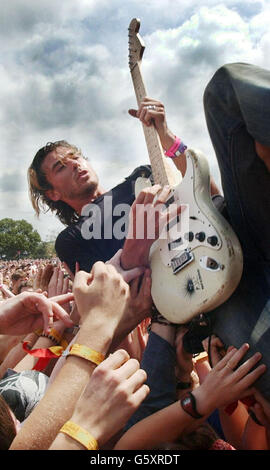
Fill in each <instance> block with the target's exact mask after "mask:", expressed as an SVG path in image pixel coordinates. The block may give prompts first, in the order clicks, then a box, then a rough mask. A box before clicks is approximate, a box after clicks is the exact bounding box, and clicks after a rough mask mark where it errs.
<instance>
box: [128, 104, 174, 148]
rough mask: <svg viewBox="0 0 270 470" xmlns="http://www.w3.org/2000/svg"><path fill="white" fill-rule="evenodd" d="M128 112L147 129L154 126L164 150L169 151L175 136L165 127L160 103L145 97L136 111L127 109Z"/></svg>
mask: <svg viewBox="0 0 270 470" xmlns="http://www.w3.org/2000/svg"><path fill="white" fill-rule="evenodd" d="M128 112H129V114H130V115H131V116H133V117H136V118H138V119H139V120H140V121H141V122H142V123H143V124H144V125H145V126H147V127H150V126H152V125H153V124H154V126H155V128H156V130H157V132H158V135H159V138H160V142H161V145H162V147H163V148H164V150H167V149H169V148H170V147H171V146H172V145H173V143H174V140H175V135H174V134H173V133H172V132H171V131H170V129H169V128H168V126H167V121H166V115H165V107H164V105H163V104H162V103H161V102H160V101H157V100H154V99H153V98H148V97H145V98H144V100H143V101H142V102H141V104H140V106H139V109H138V110H136V109H129V111H128Z"/></svg>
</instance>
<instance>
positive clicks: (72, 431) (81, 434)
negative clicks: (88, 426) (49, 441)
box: [59, 421, 98, 450]
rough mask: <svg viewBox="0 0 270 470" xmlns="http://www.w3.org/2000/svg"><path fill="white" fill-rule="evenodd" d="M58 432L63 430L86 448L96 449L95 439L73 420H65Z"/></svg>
mask: <svg viewBox="0 0 270 470" xmlns="http://www.w3.org/2000/svg"><path fill="white" fill-rule="evenodd" d="M59 432H63V433H64V434H67V435H68V436H70V437H72V439H75V441H78V442H80V444H82V445H83V446H84V447H85V448H86V449H87V450H98V443H97V441H96V439H95V438H94V437H93V436H91V434H90V433H89V432H88V431H86V430H85V429H83V428H81V426H79V425H78V424H75V423H73V421H67V422H66V423H65V424H64V426H63V427H62V428H61V429H60V431H59Z"/></svg>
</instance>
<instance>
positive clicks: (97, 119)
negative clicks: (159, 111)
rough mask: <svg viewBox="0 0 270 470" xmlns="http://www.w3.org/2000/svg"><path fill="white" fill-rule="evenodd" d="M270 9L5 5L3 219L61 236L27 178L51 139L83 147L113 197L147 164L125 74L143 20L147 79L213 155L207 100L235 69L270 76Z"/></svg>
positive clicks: (152, 92) (85, 0) (0, 71)
mask: <svg viewBox="0 0 270 470" xmlns="http://www.w3.org/2000/svg"><path fill="white" fill-rule="evenodd" d="M269 3H270V2H269V1H268V0H265V1H264V0H255V1H253V0H225V1H223V2H222V1H221V2H218V1H215V0H200V1H197V0H126V1H125V2H123V0H96V1H95V0H65V1H63V0H12V1H7V0H0V6H1V15H0V35H1V55H0V120H1V123H0V141H1V147H0V148H1V159H0V218H4V217H12V218H14V219H21V218H23V219H26V220H27V221H29V222H30V223H31V224H32V225H33V226H34V227H35V228H36V229H37V230H38V232H39V233H40V235H41V237H42V239H43V240H48V239H49V238H53V236H54V235H56V234H57V233H59V231H60V230H61V229H62V228H63V226H62V225H61V223H60V222H58V221H57V220H56V219H55V218H54V217H52V216H49V215H48V214H47V215H42V216H41V217H40V219H39V220H38V219H36V217H35V216H34V214H33V209H32V206H31V204H30V202H29V198H28V193H27V182H26V171H27V168H28V166H29V164H30V162H31V160H32V158H33V156H34V154H35V153H36V151H37V150H38V149H39V148H40V147H41V146H43V145H45V144H46V143H47V142H48V141H54V140H60V139H66V140H68V141H70V142H71V143H74V144H76V145H77V146H79V147H80V148H81V149H82V151H83V153H84V154H85V155H86V156H88V158H89V160H90V161H91V163H92V164H93V166H94V168H95V169H96V170H97V172H98V174H99V176H100V180H101V183H102V186H103V187H105V188H106V189H110V188H111V187H112V186H114V185H116V184H117V183H119V182H120V181H121V180H122V179H123V178H124V177H125V176H127V175H128V174H129V173H130V172H131V171H132V170H133V168H134V167H135V166H137V165H139V164H142V163H147V162H148V156H147V150H146V146H145V142H144V137H143V132H142V128H141V125H140V123H139V122H137V121H136V120H135V119H133V118H132V117H130V116H129V115H128V113H127V110H128V109H129V108H131V107H136V104H135V103H136V101H135V96H134V92H133V87H132V82H131V78H130V73H129V68H128V45H127V43H128V39H127V35H128V31H127V28H128V25H129V23H130V21H131V19H132V18H134V17H136V18H139V19H140V20H141V28H140V34H141V36H142V37H143V39H144V42H145V45H146V49H145V53H144V57H143V62H142V72H143V77H144V81H145V84H146V88H147V92H148V95H149V96H152V97H154V98H156V99H159V100H160V101H162V102H163V103H164V104H165V107H166V111H167V120H168V124H169V127H170V128H171V130H172V131H174V132H175V133H176V134H178V135H179V136H181V137H182V138H183V140H184V141H185V142H186V143H188V144H189V145H190V146H193V147H197V148H200V149H201V150H203V152H204V153H206V154H207V156H208V159H209V163H210V167H211V171H212V173H213V175H214V176H215V178H216V179H217V180H218V178H219V175H218V169H217V165H216V162H215V155H214V152H213V150H212V146H211V143H210V139H209V137H208V134H207V130H206V125H205V120H204V115H203V107H202V96H203V90H204V88H205V86H206V84H207V82H208V80H209V79H210V78H211V76H212V75H213V74H214V72H215V70H216V69H217V68H218V67H219V66H221V65H222V64H224V63H228V62H237V61H241V62H249V63H253V64H256V65H259V66H263V67H265V68H270V33H269V20H270V5H269Z"/></svg>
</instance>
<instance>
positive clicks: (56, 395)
mask: <svg viewBox="0 0 270 470" xmlns="http://www.w3.org/2000/svg"><path fill="white" fill-rule="evenodd" d="M73 290H74V297H75V301H76V304H77V306H78V311H79V313H80V316H81V328H80V330H79V332H78V334H77V337H76V343H78V344H80V345H84V346H87V347H88V348H90V349H92V350H94V351H97V352H98V353H100V354H102V355H104V356H105V355H106V353H107V351H108V349H109V347H110V344H111V341H112V338H113V336H114V333H115V331H116V328H117V326H118V324H119V322H120V321H121V319H122V316H123V313H124V311H125V307H126V303H127V300H128V297H129V290H128V285H127V284H126V283H125V282H124V281H123V279H122V276H120V275H119V274H118V273H117V272H116V270H115V269H114V268H113V267H112V266H110V265H104V263H101V262H97V263H96V264H95V265H94V266H93V269H92V271H91V273H90V274H88V273H85V272H82V271H80V272H78V273H77V274H76V277H75V280H74V289H73ZM95 367H96V364H95V363H93V362H91V361H89V360H86V359H83V358H82V357H77V356H73V355H72V356H67V358H66V361H65V364H64V365H63V367H62V368H61V370H60V372H59V374H58V375H57V376H56V378H55V380H54V382H53V383H52V384H51V386H50V388H49V389H48V390H47V392H46V394H45V396H44V397H43V399H42V400H41V401H40V403H39V404H38V406H37V407H36V408H35V409H34V410H33V412H32V413H31V414H30V416H29V418H28V419H27V420H26V421H25V422H24V425H23V427H22V429H21V431H20V432H19V433H18V435H17V436H16V438H15V440H14V441H13V443H12V446H11V449H28V450H34V449H36V450H38V449H43V450H46V449H48V448H49V447H50V445H51V443H52V441H53V440H54V439H55V437H56V435H57V433H58V431H59V430H60V428H61V427H62V426H63V424H64V423H65V422H66V421H67V420H69V419H70V417H71V415H72V413H73V411H74V407H75V404H76V403H77V400H78V398H79V397H80V395H81V393H82V391H83V389H84V387H85V386H86V384H87V383H88V381H89V379H90V377H91V375H92V373H93V371H94V369H95ZM33 429H34V430H35V432H34V433H33Z"/></svg>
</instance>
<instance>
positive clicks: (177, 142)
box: [165, 137, 181, 157]
mask: <svg viewBox="0 0 270 470" xmlns="http://www.w3.org/2000/svg"><path fill="white" fill-rule="evenodd" d="M180 143H181V140H180V139H179V137H175V141H174V143H173V144H172V146H171V147H170V148H169V149H168V150H167V151H166V152H165V155H166V157H174V154H175V152H176V150H177V149H178V147H179V145H180Z"/></svg>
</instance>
